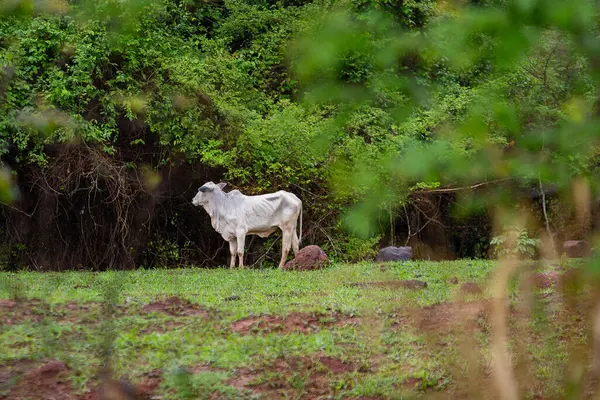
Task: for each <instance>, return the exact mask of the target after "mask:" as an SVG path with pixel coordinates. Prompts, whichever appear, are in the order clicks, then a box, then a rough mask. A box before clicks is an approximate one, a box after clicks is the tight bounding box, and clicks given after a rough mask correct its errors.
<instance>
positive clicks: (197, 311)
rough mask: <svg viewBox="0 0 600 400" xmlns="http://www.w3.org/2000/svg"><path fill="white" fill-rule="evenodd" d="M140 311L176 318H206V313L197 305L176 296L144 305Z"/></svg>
mask: <svg viewBox="0 0 600 400" xmlns="http://www.w3.org/2000/svg"><path fill="white" fill-rule="evenodd" d="M142 311H143V312H145V313H151V312H157V313H158V312H161V313H165V314H168V315H172V316H176V317H182V316H202V317H208V312H207V311H206V310H204V309H203V308H202V307H201V306H199V305H197V304H192V303H190V302H189V301H188V300H185V299H181V298H179V297H177V296H172V297H169V298H167V299H165V300H157V301H155V302H153V303H150V304H146V305H145V306H144V308H143V309H142Z"/></svg>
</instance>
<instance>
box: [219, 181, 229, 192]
mask: <svg viewBox="0 0 600 400" xmlns="http://www.w3.org/2000/svg"><path fill="white" fill-rule="evenodd" d="M217 186H218V187H219V189H221V190H223V188H224V187H225V186H227V183H225V182H221V183H219V184H217Z"/></svg>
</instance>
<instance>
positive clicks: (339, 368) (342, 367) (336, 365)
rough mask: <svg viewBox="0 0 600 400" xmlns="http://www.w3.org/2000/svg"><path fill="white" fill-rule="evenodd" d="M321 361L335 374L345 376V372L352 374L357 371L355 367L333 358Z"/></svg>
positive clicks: (323, 358)
mask: <svg viewBox="0 0 600 400" xmlns="http://www.w3.org/2000/svg"><path fill="white" fill-rule="evenodd" d="M319 361H320V362H321V364H323V365H324V366H326V367H327V369H328V370H330V371H331V372H333V373H334V374H343V373H344V372H350V371H354V370H355V369H356V367H355V366H354V365H352V364H348V363H344V362H343V361H341V360H338V359H337V358H333V357H320V358H319Z"/></svg>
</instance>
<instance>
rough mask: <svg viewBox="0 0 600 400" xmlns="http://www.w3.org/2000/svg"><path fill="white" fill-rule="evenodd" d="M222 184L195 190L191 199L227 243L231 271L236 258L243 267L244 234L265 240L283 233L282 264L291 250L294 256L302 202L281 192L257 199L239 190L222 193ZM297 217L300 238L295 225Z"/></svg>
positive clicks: (206, 184) (294, 196) (298, 238)
mask: <svg viewBox="0 0 600 400" xmlns="http://www.w3.org/2000/svg"><path fill="white" fill-rule="evenodd" d="M225 185H226V184H225V183H219V184H215V183H213V182H207V183H205V184H204V185H202V186H201V187H200V188H199V189H198V193H197V194H196V196H195V197H194V199H193V200H192V204H193V205H194V206H196V207H199V206H202V207H203V208H204V210H205V211H206V212H207V214H208V215H209V216H210V220H211V224H212V227H213V228H214V229H215V230H216V231H217V232H218V233H220V234H221V236H222V237H223V239H225V240H226V241H227V242H229V252H230V254H231V261H230V263H229V267H230V268H233V267H234V266H235V262H236V256H237V258H238V259H239V266H240V268H243V267H244V244H245V241H246V236H247V235H258V236H260V237H263V238H265V237H267V236H269V235H270V234H271V233H273V232H275V231H276V230H277V229H281V232H282V236H283V237H282V246H281V262H280V263H279V268H282V267H283V265H284V264H285V261H286V259H287V256H288V254H289V251H290V247H292V248H293V250H294V254H297V253H298V250H299V248H300V239H301V237H302V201H301V200H300V199H299V198H298V197H296V195H294V194H293V193H289V192H286V191H284V190H280V191H278V192H275V193H269V194H263V195H259V196H246V195H244V194H242V193H241V192H240V191H239V190H232V191H231V192H229V193H225V192H224V191H223V188H224V187H225ZM298 218H300V235H297V234H296V225H297V222H298Z"/></svg>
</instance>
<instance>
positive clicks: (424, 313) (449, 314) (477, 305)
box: [392, 300, 489, 331]
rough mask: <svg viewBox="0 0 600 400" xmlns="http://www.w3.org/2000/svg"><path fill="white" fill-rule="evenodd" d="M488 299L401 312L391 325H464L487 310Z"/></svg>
mask: <svg viewBox="0 0 600 400" xmlns="http://www.w3.org/2000/svg"><path fill="white" fill-rule="evenodd" d="M488 307H489V302H488V301H485V300H483V301H472V302H455V303H441V304H436V305H433V306H429V307H423V308H419V309H414V310H406V311H404V312H402V313H401V314H400V315H399V316H398V317H397V318H396V321H395V322H393V323H392V326H393V327H399V328H402V327H403V326H406V325H415V326H416V327H417V328H419V329H421V330H423V331H429V330H434V331H435V330H439V329H448V328H454V327H465V326H466V325H469V324H473V323H474V322H475V321H476V320H477V319H478V317H479V316H481V315H482V313H485V312H486V311H487V310H488Z"/></svg>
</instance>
